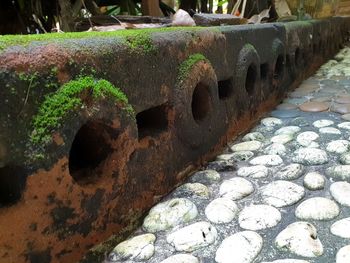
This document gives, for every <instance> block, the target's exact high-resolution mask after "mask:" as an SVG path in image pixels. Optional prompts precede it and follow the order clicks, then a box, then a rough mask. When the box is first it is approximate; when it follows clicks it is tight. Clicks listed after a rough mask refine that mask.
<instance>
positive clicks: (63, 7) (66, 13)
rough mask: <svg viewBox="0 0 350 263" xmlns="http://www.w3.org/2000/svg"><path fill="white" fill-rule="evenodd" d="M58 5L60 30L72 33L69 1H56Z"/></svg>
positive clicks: (72, 18) (71, 9)
mask: <svg viewBox="0 0 350 263" xmlns="http://www.w3.org/2000/svg"><path fill="white" fill-rule="evenodd" d="M58 4H59V6H60V14H61V19H60V20H61V25H62V30H63V31H64V32H71V31H73V24H74V23H73V21H74V17H73V8H72V5H71V3H70V0H58Z"/></svg>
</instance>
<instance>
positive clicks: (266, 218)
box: [238, 205, 281, 230]
mask: <svg viewBox="0 0 350 263" xmlns="http://www.w3.org/2000/svg"><path fill="white" fill-rule="evenodd" d="M280 221H281V213H280V211H278V210H277V209H276V208H274V207H273V206H269V205H251V206H248V207H245V208H244V209H243V210H242V212H241V213H240V214H239V217H238V222H239V226H240V227H241V228H244V229H247V230H262V229H266V228H271V227H274V226H276V225H277V224H278V223H279V222H280Z"/></svg>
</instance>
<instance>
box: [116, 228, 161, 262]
mask: <svg viewBox="0 0 350 263" xmlns="http://www.w3.org/2000/svg"><path fill="white" fill-rule="evenodd" d="M154 241H156V236H155V235H153V234H144V235H140V236H136V237H133V238H131V239H128V240H125V241H123V242H121V243H119V244H118V245H117V246H116V247H115V248H114V249H113V251H112V253H113V255H111V256H112V257H113V260H116V261H117V260H136V261H142V260H147V259H150V258H151V257H152V256H153V254H154Z"/></svg>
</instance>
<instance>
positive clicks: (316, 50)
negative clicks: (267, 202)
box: [312, 43, 318, 54]
mask: <svg viewBox="0 0 350 263" xmlns="http://www.w3.org/2000/svg"><path fill="white" fill-rule="evenodd" d="M312 51H313V53H314V54H317V52H318V47H317V44H315V43H314V44H313V46H312Z"/></svg>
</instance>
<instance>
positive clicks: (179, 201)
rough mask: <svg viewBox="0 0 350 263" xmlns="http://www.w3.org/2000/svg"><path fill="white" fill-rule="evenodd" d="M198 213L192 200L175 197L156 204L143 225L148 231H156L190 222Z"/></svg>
mask: <svg viewBox="0 0 350 263" xmlns="http://www.w3.org/2000/svg"><path fill="white" fill-rule="evenodd" d="M197 215H198V210H197V207H196V205H195V204H194V203H192V202H191V201H190V200H188V199H186V198H174V199H171V200H169V201H165V202H163V203H159V204H158V205H156V206H154V207H153V208H152V209H151V210H150V211H149V213H148V215H147V216H146V218H145V220H144V221H143V226H142V227H143V229H144V230H145V231H147V232H151V233H155V232H157V231H161V230H166V229H169V228H173V227H174V226H177V225H179V224H182V223H187V222H190V221H192V220H193V219H194V218H196V217H197Z"/></svg>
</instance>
